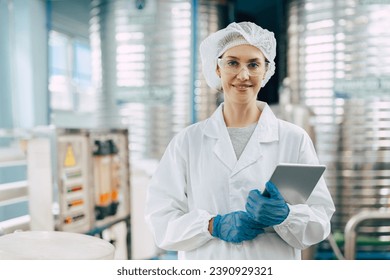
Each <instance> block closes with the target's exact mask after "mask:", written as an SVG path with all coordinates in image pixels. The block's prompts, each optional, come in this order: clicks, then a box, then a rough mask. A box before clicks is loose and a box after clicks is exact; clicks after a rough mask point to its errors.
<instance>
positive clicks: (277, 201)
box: [245, 181, 290, 227]
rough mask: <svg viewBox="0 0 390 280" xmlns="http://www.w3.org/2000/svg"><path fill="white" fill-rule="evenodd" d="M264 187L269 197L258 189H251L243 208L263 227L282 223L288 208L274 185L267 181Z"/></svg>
mask: <svg viewBox="0 0 390 280" xmlns="http://www.w3.org/2000/svg"><path fill="white" fill-rule="evenodd" d="M265 188H266V190H267V192H268V195H267V196H269V197H267V196H265V195H262V194H261V192H260V191H259V190H251V191H250V192H249V195H248V200H247V202H246V205H245V208H246V211H247V212H248V215H249V216H250V217H251V218H252V219H253V220H254V221H256V222H257V223H259V224H261V225H262V226H263V227H269V226H274V225H278V224H280V223H282V222H283V221H284V220H285V219H286V218H287V216H288V214H289V213H290V208H289V207H288V205H287V204H286V202H285V201H284V198H283V196H282V195H281V194H280V193H279V191H278V189H277V188H276V186H275V185H274V184H273V183H272V182H270V181H268V182H267V183H266V184H265Z"/></svg>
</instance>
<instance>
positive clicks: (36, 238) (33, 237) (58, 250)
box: [0, 231, 115, 260]
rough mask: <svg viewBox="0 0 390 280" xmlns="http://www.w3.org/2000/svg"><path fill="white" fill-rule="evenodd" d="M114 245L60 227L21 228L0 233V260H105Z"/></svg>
mask: <svg viewBox="0 0 390 280" xmlns="http://www.w3.org/2000/svg"><path fill="white" fill-rule="evenodd" d="M114 253H115V247H114V246H113V245H112V244H110V243H109V242H107V241H105V240H102V239H100V238H97V237H93V236H88V235H85V234H80V233H70V232H61V231H25V232H15V233H11V234H7V235H4V236H1V237H0V260H109V259H113V258H114Z"/></svg>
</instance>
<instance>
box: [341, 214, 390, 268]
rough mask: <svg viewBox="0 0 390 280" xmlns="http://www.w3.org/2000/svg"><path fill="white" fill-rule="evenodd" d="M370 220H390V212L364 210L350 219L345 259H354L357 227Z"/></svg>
mask: <svg viewBox="0 0 390 280" xmlns="http://www.w3.org/2000/svg"><path fill="white" fill-rule="evenodd" d="M368 220H388V221H390V212H379V211H363V212H360V213H358V214H356V215H354V216H352V217H351V219H349V221H348V222H347V224H346V226H345V231H344V236H345V245H344V254H345V259H347V260H353V259H355V254H356V239H357V233H356V229H357V228H358V227H359V225H360V224H361V223H363V222H365V221H368Z"/></svg>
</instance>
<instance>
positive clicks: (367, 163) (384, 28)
mask: <svg viewBox="0 0 390 280" xmlns="http://www.w3.org/2000/svg"><path fill="white" fill-rule="evenodd" d="M389 14H390V1H363V0H346V1H336V0H311V1H310V0H292V1H290V2H289V6H288V43H289V46H288V76H289V78H290V81H291V89H292V91H293V93H294V95H295V99H296V100H299V102H301V103H302V104H305V105H307V106H309V107H310V108H311V109H312V110H313V111H314V113H315V119H314V124H315V131H316V148H317V152H318V156H319V158H320V161H321V162H322V163H324V164H326V165H327V167H328V168H327V172H326V180H327V183H328V186H329V188H330V190H331V193H332V195H333V198H334V200H335V203H336V213H335V216H334V217H333V219H332V223H333V231H340V232H343V231H344V228H345V225H346V223H347V221H348V220H349V219H350V218H351V216H352V215H354V214H357V213H358V212H359V211H361V210H364V209H371V210H372V209H377V210H380V211H390V87H389V81H390V67H389V65H390V64H389V61H390V18H389V17H388V15H389ZM360 231H361V232H362V233H368V234H370V235H372V236H380V238H379V239H380V240H387V239H388V237H387V236H388V235H389V234H390V228H389V227H388V226H385V225H384V224H382V223H380V222H375V223H371V224H366V225H365V226H362V227H361V228H360Z"/></svg>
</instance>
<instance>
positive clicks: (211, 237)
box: [146, 22, 335, 260]
mask: <svg viewBox="0 0 390 280" xmlns="http://www.w3.org/2000/svg"><path fill="white" fill-rule="evenodd" d="M200 53H201V58H202V67H203V74H204V76H205V79H206V81H207V83H208V84H209V86H211V87H213V88H216V89H219V90H222V91H223V93H224V103H222V104H221V105H220V106H219V107H218V109H217V110H216V111H215V112H214V114H213V115H212V116H211V117H210V118H208V119H206V120H205V121H201V122H199V123H196V124H193V125H191V126H189V127H187V128H186V129H184V130H183V131H182V132H180V133H179V134H178V135H176V136H175V137H174V138H173V139H172V141H171V142H170V144H169V146H168V147H167V150H166V152H165V154H164V156H163V157H162V159H161V162H160V164H159V167H158V169H157V171H156V173H155V174H154V176H153V178H152V181H151V183H150V186H149V189H148V197H147V205H146V220H147V222H148V224H149V225H150V228H151V230H152V233H153V235H154V237H155V242H156V244H157V246H159V247H160V248H162V249H165V250H174V251H179V253H178V255H179V259H285V260H287V259H300V258H301V250H302V249H305V248H307V247H309V246H311V245H313V244H316V243H318V242H320V241H322V240H324V239H325V238H326V237H327V236H328V235H329V233H330V219H331V217H332V214H333V213H334V211H335V208H334V204H333V201H332V198H331V196H330V194H329V191H328V189H327V186H326V184H325V181H324V179H323V178H322V179H321V180H320V181H319V183H318V184H317V186H316V187H315V189H314V191H313V192H312V194H311V196H310V197H309V199H308V200H307V202H306V203H305V204H298V205H289V204H287V203H286V202H285V201H284V199H283V197H282V196H281V195H280V193H279V192H278V190H277V186H274V185H273V184H272V183H270V182H267V179H268V178H270V176H271V174H272V172H273V170H274V169H275V167H276V165H277V164H278V163H304V164H318V159H317V156H316V152H315V150H314V147H313V144H312V141H311V140H310V138H309V136H308V135H307V133H306V132H305V131H304V130H303V129H301V128H300V127H298V126H295V125H293V124H290V123H287V122H285V121H282V120H279V119H277V118H276V117H275V115H274V114H273V113H272V111H271V109H270V107H269V106H268V105H267V104H266V103H264V102H260V101H257V94H258V92H259V90H260V88H261V87H262V86H264V85H265V84H266V82H267V81H268V80H269V79H270V77H271V76H272V75H273V73H274V71H275V64H274V58H275V55H276V41H275V38H274V35H273V33H272V32H269V31H268V30H266V29H262V28H261V27H259V26H257V25H255V24H253V23H250V22H242V23H232V24H230V25H229V26H228V27H226V28H225V29H222V30H220V31H218V32H216V33H214V34H212V35H210V36H209V37H207V38H206V39H205V40H204V41H203V42H202V44H201V47H200ZM265 188H267V189H268V191H269V193H270V197H266V196H263V195H262V193H263V191H264V189H265Z"/></svg>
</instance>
